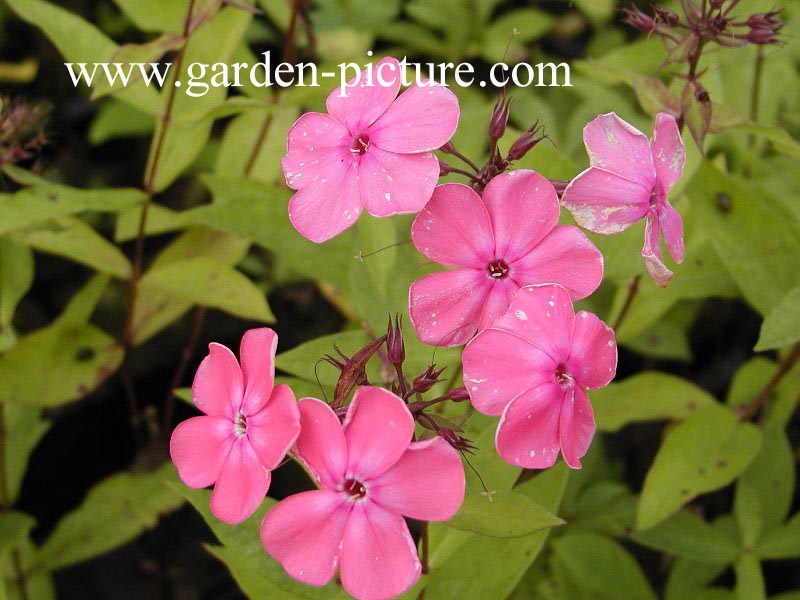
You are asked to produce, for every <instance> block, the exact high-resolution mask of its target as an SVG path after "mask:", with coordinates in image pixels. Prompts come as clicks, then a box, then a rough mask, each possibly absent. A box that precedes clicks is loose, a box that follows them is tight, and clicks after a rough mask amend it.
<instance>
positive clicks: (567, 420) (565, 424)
mask: <svg viewBox="0 0 800 600" xmlns="http://www.w3.org/2000/svg"><path fill="white" fill-rule="evenodd" d="M558 431H559V440H560V442H561V453H562V454H563V455H564V460H565V461H566V463H567V464H568V465H569V466H570V467H571V468H573V469H580V468H581V457H582V456H583V455H584V454H586V451H587V450H588V449H589V445H590V444H591V443H592V438H593V437H594V432H595V425H594V413H593V412H592V405H591V404H590V403H589V397H588V396H587V395H586V392H585V391H583V390H582V389H581V388H579V387H577V386H571V387H570V388H569V389H567V391H566V394H565V395H564V400H563V402H562V404H561V422H560V423H559V427H558Z"/></svg>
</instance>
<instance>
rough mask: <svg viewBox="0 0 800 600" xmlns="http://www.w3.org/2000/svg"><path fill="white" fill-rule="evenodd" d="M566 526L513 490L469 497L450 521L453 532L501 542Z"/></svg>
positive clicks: (448, 523) (475, 494)
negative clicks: (457, 530) (486, 536)
mask: <svg viewBox="0 0 800 600" xmlns="http://www.w3.org/2000/svg"><path fill="white" fill-rule="evenodd" d="M563 524H564V521H563V520H562V519H559V518H558V517H557V516H556V515H554V514H553V513H551V512H550V511H549V510H547V509H546V508H544V507H542V506H540V505H538V504H536V503H535V502H534V501H533V500H531V499H530V498H527V497H526V496H523V495H522V494H519V493H517V492H514V491H512V490H500V491H496V492H488V493H487V492H478V493H473V494H469V495H468V496H466V497H465V498H464V503H463V504H462V505H461V508H459V509H458V512H457V513H456V514H455V515H454V516H453V517H452V518H451V519H450V520H449V521H447V525H449V526H450V527H453V528H454V529H462V530H464V531H473V532H475V533H480V534H482V535H488V536H491V537H499V538H514V537H520V536H523V535H529V534H531V533H534V532H536V531H541V530H542V529H547V528H549V527H555V526H556V525H563Z"/></svg>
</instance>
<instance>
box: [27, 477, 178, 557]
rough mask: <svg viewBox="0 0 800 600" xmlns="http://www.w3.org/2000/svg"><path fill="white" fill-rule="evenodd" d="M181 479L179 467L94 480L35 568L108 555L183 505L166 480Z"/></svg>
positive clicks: (67, 516) (64, 521)
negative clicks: (95, 481) (95, 482)
mask: <svg viewBox="0 0 800 600" xmlns="http://www.w3.org/2000/svg"><path fill="white" fill-rule="evenodd" d="M167 481H177V477H176V476H175V467H173V466H172V463H170V462H167V463H164V464H163V465H162V466H161V467H159V468H158V469H156V470H155V471H150V472H145V473H128V472H124V473H119V474H116V475H112V476H111V477H108V478H107V479H104V480H103V481H101V482H100V483H98V484H97V485H95V486H94V487H93V488H92V489H91V490H90V491H89V493H88V494H87V495H86V498H85V499H84V500H83V502H82V503H81V505H80V506H79V507H78V508H76V509H75V510H73V511H72V512H70V513H68V514H67V515H66V516H65V517H64V518H62V519H61V521H59V523H58V525H57V526H56V528H55V530H54V531H53V533H52V534H50V536H49V537H48V538H47V540H46V541H45V542H44V544H43V545H42V547H41V549H40V551H39V553H38V556H37V557H36V564H35V567H34V570H46V571H53V570H55V569H61V568H64V567H66V566H69V565H73V564H75V563H78V562H82V561H84V560H87V559H89V558H92V557H94V556H98V555H100V554H104V553H106V552H108V551H109V550H112V549H114V548H116V547H118V546H121V545H122V544H125V543H127V542H129V541H130V540H132V539H134V538H135V537H137V536H138V535H139V534H140V533H142V532H143V531H145V530H147V529H149V528H151V527H153V526H154V525H155V524H156V522H157V521H158V518H159V517H160V516H161V515H164V514H166V513H168V512H171V511H173V510H175V509H176V508H178V507H179V506H180V505H181V504H183V498H181V496H180V495H179V494H176V493H175V491H174V490H173V489H171V488H169V487H168V486H166V485H165V482H167Z"/></svg>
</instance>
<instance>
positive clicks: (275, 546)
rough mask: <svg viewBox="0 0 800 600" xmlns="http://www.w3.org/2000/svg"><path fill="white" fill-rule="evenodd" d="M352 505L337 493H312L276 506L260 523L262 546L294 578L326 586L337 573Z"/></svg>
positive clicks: (304, 493) (325, 491) (323, 491)
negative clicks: (340, 547) (341, 544)
mask: <svg viewBox="0 0 800 600" xmlns="http://www.w3.org/2000/svg"><path fill="white" fill-rule="evenodd" d="M349 513H350V505H349V504H347V503H346V501H345V499H344V498H343V497H342V495H341V494H339V493H338V492H332V491H329V490H313V491H310V492H302V493H300V494H294V495H293V496H289V497H288V498H286V499H285V500H282V501H281V502H278V504H276V505H275V506H273V507H272V508H271V509H270V511H269V512H268V513H267V514H266V516H265V517H264V520H263V521H262V523H261V544H262V545H263V546H264V549H265V550H266V551H267V554H269V555H270V556H271V557H272V558H274V559H275V560H277V561H278V562H279V563H280V564H281V566H282V567H283V568H284V570H285V571H286V572H287V573H288V574H289V575H290V576H292V577H293V578H295V579H297V580H299V581H302V582H303V583H307V584H309V585H325V584H326V583H328V582H329V581H330V580H331V579H332V578H333V574H334V573H335V572H336V566H337V565H338V563H339V544H340V543H341V541H342V537H343V536H344V529H345V525H346V523H347V517H348V515H349Z"/></svg>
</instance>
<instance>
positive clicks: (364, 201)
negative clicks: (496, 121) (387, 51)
mask: <svg viewBox="0 0 800 600" xmlns="http://www.w3.org/2000/svg"><path fill="white" fill-rule="evenodd" d="M378 74H381V76H382V77H383V80H384V82H391V84H390V85H387V86H382V85H379V81H378ZM367 81H368V80H367V71H366V70H365V71H364V72H362V74H361V79H360V84H359V85H357V86H353V87H348V88H347V90H346V93H347V97H344V98H343V97H340V91H341V88H336V89H335V90H334V91H333V92H331V94H330V95H329V96H328V99H327V101H326V107H327V109H328V114H323V113H315V112H312V113H306V114H304V115H303V116H301V117H300V118H299V119H298V120H297V122H296V123H295V124H294V125H293V126H292V128H291V129H290V130H289V136H288V138H287V141H286V150H287V151H286V155H285V156H284V157H283V161H282V163H281V164H282V166H283V174H284V176H285V177H286V185H288V186H289V187H290V188H292V189H294V190H297V191H296V192H295V193H294V195H293V196H292V199H291V200H290V201H289V219H290V220H291V221H292V224H293V225H294V226H295V228H296V229H297V231H299V232H300V233H301V234H302V235H303V236H304V237H306V238H308V239H309V240H311V241H312V242H317V243H319V242H324V241H325V240H329V239H330V238H332V237H334V236H336V235H339V234H340V233H341V232H342V231H344V230H345V229H347V228H348V227H350V226H351V225H353V223H355V221H356V219H358V217H359V215H360V214H361V211H362V210H363V209H364V208H366V209H367V212H369V214H371V215H373V216H375V217H388V216H390V215H396V214H401V213H416V212H419V211H420V210H421V209H422V207H423V206H425V203H426V202H427V201H428V200H429V199H430V197H431V193H432V192H433V188H434V187H435V186H436V182H437V180H438V179H439V161H438V160H437V158H436V157H435V156H434V155H433V153H432V152H431V151H432V150H435V149H436V148H439V147H440V146H442V145H444V144H445V143H446V142H447V141H448V140H449V139H450V137H451V136H452V135H453V133H454V132H455V130H456V126H457V125H458V116H459V108H458V100H457V99H456V96H455V94H453V92H451V91H450V90H448V89H447V88H444V87H440V86H434V85H426V86H420V85H412V86H411V87H409V88H408V89H407V90H406V91H405V92H403V93H402V94H400V96H399V97H398V96H397V92H398V91H399V90H400V81H401V79H400V65H399V63H398V62H397V61H396V60H395V59H393V58H384V59H383V60H382V61H380V62H379V63H378V64H377V65H375V68H374V74H373V83H375V85H373V86H367V85H366V83H367ZM351 83H352V81H351Z"/></svg>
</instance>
